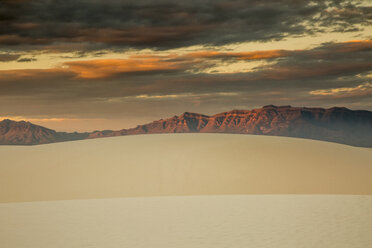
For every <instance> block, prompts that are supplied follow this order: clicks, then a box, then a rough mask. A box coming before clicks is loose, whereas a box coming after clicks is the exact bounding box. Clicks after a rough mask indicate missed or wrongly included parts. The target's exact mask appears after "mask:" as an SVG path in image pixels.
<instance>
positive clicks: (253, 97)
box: [0, 40, 372, 123]
mask: <svg viewBox="0 0 372 248" xmlns="http://www.w3.org/2000/svg"><path fill="white" fill-rule="evenodd" d="M370 44H371V41H368V40H367V41H352V42H342V43H326V44H322V45H320V46H318V47H314V48H311V49H307V50H268V51H245V52H239V53H236V52H229V51H201V52H197V53H195V52H191V53H180V54H168V55H159V54H161V53H159V54H158V55H156V54H142V55H134V56H131V57H128V58H126V59H95V60H81V61H73V62H68V63H65V64H61V65H60V66H59V67H56V68H52V69H38V70H35V69H33V70H31V69H30V70H2V71H1V73H0V115H1V116H26V117H28V118H36V116H43V118H44V116H46V117H45V118H78V119H79V118H86V119H89V118H106V119H110V118H122V119H123V120H125V119H128V118H134V119H135V118H137V120H139V116H141V117H144V116H146V118H147V119H146V122H147V121H151V120H152V119H157V118H159V117H168V116H171V115H174V114H179V113H182V112H184V111H194V112H201V113H205V114H213V113H217V112H222V111H227V110H230V109H234V108H253V107H260V106H262V105H267V104H277V105H288V104H291V105H294V106H296V105H297V106H325V107H330V106H335V105H336V106H345V107H349V108H354V109H355V108H359V109H360V108H362V109H370V110H372V101H371V99H372V98H371V95H372V94H371V85H370V83H369V84H366V82H369V81H370V80H369V79H368V77H365V76H360V75H368V74H369V73H370V72H371V71H372V49H371V47H370ZM237 61H238V62H239V61H244V62H248V63H255V62H257V61H259V62H260V61H269V63H263V64H259V65H258V66H256V67H255V68H253V69H252V70H251V71H247V72H246V71H242V72H237V73H219V74H217V73H204V72H203V70H199V71H197V73H195V70H194V69H203V68H205V67H208V68H212V69H213V66H223V65H230V64H232V65H233V64H234V63H236V62H237ZM310 92H311V93H310ZM136 116H137V117H136ZM134 119H133V120H134ZM141 120H143V118H142V119H141ZM132 123H135V121H133V122H132Z"/></svg>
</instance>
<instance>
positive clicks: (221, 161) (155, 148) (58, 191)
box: [0, 134, 372, 202]
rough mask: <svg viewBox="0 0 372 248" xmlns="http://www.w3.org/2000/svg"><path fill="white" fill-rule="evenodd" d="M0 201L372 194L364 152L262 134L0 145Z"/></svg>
mask: <svg viewBox="0 0 372 248" xmlns="http://www.w3.org/2000/svg"><path fill="white" fill-rule="evenodd" d="M0 159H1V163H0V202H21V201H44V200H68V199H89V198H113V197H138V196H166V195H200V194H204V195H213V194H222V195H223V194H358V195H361V194H372V180H371V178H372V163H371V161H372V153H371V152H370V151H368V150H366V149H363V148H356V147H351V146H345V145H340V144H334V143H328V142H321V141H313V140H305V139H296V138H284V137H269V136H251V135H228V134H165V135H138V136H127V137H115V138H105V139H97V140H84V141H74V142H66V143H57V144H49V145H40V146H33V147H18V146H2V147H0Z"/></svg>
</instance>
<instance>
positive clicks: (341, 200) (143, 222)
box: [0, 195, 372, 248]
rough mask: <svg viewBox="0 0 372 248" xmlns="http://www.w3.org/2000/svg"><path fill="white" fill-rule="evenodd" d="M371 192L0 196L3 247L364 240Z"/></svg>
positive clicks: (143, 247)
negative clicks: (25, 199) (6, 199)
mask: <svg viewBox="0 0 372 248" xmlns="http://www.w3.org/2000/svg"><path fill="white" fill-rule="evenodd" d="M371 209H372V196H344V195H235V196H234V195H230V196H221V195H220V196H183V197H181V196H178V197H177V196H173V197H146V198H116V199H99V200H72V201H51V202H32V203H3V204H0V243H1V247H6V248H26V247H27V248H66V247H69V248H81V247H90V248H94V247H100V248H117V247H131V248H167V247H169V248H181V247H182V248H190V247H193V248H199V247H200V248H201V247H203V248H207V247H208V248H222V247H234V248H238V247H242V248H243V247H244V248H245V247H262V248H269V247H271V248H274V247H275V248H314V247H316V248H367V247H372V235H371V233H372V225H371V223H372V211H371Z"/></svg>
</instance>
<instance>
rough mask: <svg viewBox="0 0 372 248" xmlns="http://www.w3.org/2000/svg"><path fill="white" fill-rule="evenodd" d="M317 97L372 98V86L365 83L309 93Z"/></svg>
mask: <svg viewBox="0 0 372 248" xmlns="http://www.w3.org/2000/svg"><path fill="white" fill-rule="evenodd" d="M309 93H310V95H315V96H334V97H350V96H353V97H355V96H364V95H370V96H372V84H371V83H364V84H360V85H357V86H354V87H342V88H332V89H325V90H313V91H310V92H309Z"/></svg>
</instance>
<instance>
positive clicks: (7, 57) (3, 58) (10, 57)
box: [0, 53, 21, 62]
mask: <svg viewBox="0 0 372 248" xmlns="http://www.w3.org/2000/svg"><path fill="white" fill-rule="evenodd" d="M19 57H21V55H18V54H9V53H0V62H9V61H14V60H17V59H18V58H19Z"/></svg>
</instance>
